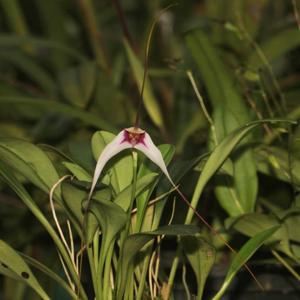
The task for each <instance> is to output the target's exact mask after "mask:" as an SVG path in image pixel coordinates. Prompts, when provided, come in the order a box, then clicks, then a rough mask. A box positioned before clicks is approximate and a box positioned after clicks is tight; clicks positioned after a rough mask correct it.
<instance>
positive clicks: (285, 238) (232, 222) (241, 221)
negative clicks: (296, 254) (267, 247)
mask: <svg viewBox="0 0 300 300" xmlns="http://www.w3.org/2000/svg"><path fill="white" fill-rule="evenodd" d="M281 223H282V222H280V221H279V219H278V218H276V217H275V216H273V215H264V214H260V213H249V214H244V215H243V216H239V217H233V218H229V219H227V220H226V221H225V224H226V227H227V228H234V229H235V230H237V231H238V232H240V233H242V234H244V235H246V236H249V237H253V236H255V235H256V234H258V233H259V232H261V231H264V230H266V229H267V228H270V227H275V226H278V225H280V224H281ZM278 241H280V243H279V244H278V245H276V247H277V248H278V249H280V250H281V251H284V252H285V253H286V254H288V255H289V254H290V248H289V247H290V243H289V233H288V228H287V226H286V225H285V224H281V227H280V229H279V230H277V231H276V233H275V234H274V235H273V236H272V237H271V238H270V239H269V240H268V243H277V242H278Z"/></svg>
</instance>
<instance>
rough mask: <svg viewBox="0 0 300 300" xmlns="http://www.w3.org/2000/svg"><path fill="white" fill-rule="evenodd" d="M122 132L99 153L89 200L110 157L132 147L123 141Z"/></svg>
mask: <svg viewBox="0 0 300 300" xmlns="http://www.w3.org/2000/svg"><path fill="white" fill-rule="evenodd" d="M124 132H125V130H122V131H121V132H120V133H119V134H118V135H117V136H116V137H115V138H114V139H113V140H112V141H111V142H110V143H109V144H107V145H106V146H105V148H104V149H103V151H102V152H101V154H100V156H99V158H98V161H97V165H96V168H95V172H94V176H93V181H92V186H91V190H90V193H89V197H88V199H90V198H91V196H92V194H93V191H94V189H95V186H96V183H97V181H98V179H99V177H100V175H101V172H102V171H103V168H104V167H105V165H106V163H107V162H108V161H109V160H110V159H111V158H112V157H114V156H115V155H117V154H118V153H119V152H121V151H123V150H124V149H128V148H131V147H132V145H131V144H130V143H128V142H127V141H124Z"/></svg>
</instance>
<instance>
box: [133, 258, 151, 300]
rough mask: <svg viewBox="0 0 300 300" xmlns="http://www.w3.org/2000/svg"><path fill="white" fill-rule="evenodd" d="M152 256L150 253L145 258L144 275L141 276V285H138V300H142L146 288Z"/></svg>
mask: <svg viewBox="0 0 300 300" xmlns="http://www.w3.org/2000/svg"><path fill="white" fill-rule="evenodd" d="M150 258H151V256H150V253H148V255H147V256H146V258H145V259H144V264H143V269H142V275H141V278H140V281H139V287H138V292H137V296H136V300H142V297H143V293H144V289H145V283H146V277H147V270H148V267H149V262H150Z"/></svg>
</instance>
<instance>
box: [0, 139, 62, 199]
mask: <svg viewBox="0 0 300 300" xmlns="http://www.w3.org/2000/svg"><path fill="white" fill-rule="evenodd" d="M0 160H2V161H3V162H5V163H6V164H7V165H9V166H10V167H11V168H12V169H14V170H15V171H16V172H18V173H20V174H22V175H23V176H24V177H25V178H26V179H27V180H29V181H31V182H32V183H33V184H35V185H36V186H37V187H39V188H40V189H42V190H43V191H44V192H46V193H49V191H50V189H51V188H52V186H53V185H54V184H55V183H56V182H57V181H58V180H59V176H58V174H57V172H56V170H55V168H54V166H53V164H52V162H51V161H50V159H49V157H48V156H47V155H46V154H45V153H44V152H43V151H42V150H41V149H40V148H38V147H37V146H35V145H33V144H31V143H29V142H26V141H23V140H19V139H14V138H0ZM59 193H60V188H57V189H56V195H57V196H58V198H59Z"/></svg>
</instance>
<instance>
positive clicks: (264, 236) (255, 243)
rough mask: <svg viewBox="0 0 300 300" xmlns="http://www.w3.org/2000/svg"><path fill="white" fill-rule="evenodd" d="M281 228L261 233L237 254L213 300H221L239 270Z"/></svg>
mask: <svg viewBox="0 0 300 300" xmlns="http://www.w3.org/2000/svg"><path fill="white" fill-rule="evenodd" d="M279 228H280V226H275V227H271V228H269V229H266V230H264V231H261V232H259V233H258V234H256V235H255V236H254V237H253V238H251V239H250V240H249V241H248V242H247V243H246V244H245V245H244V246H243V247H242V248H241V250H240V251H239V252H238V253H237V254H236V256H235V258H234V259H233V261H232V262H231V265H230V267H229V270H228V273H227V275H226V277H225V280H224V282H223V285H222V287H221V288H220V290H219V291H218V293H217V294H216V295H215V296H214V298H213V300H218V299H221V297H222V296H223V294H224V292H225V291H226V289H227V288H228V286H229V284H230V283H231V281H232V279H233V278H234V276H235V274H236V273H237V272H238V271H239V269H240V268H241V267H242V266H243V265H244V264H245V263H246V262H247V261H248V260H249V259H250V258H251V256H252V255H253V254H254V253H255V252H256V251H257V249H258V248H259V247H260V246H262V245H263V244H264V243H265V241H266V240H268V239H269V238H270V237H271V236H272V235H273V234H274V233H275V232H276V231H277V230H278V229H279Z"/></svg>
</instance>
